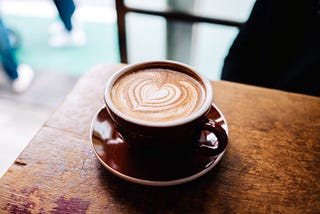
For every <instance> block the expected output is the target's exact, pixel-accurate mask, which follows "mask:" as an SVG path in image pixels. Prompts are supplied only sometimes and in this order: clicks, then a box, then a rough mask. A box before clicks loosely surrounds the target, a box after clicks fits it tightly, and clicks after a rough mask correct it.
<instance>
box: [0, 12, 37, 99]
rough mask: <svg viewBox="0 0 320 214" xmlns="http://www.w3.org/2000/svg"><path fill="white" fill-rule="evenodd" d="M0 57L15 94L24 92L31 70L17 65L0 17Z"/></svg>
mask: <svg viewBox="0 0 320 214" xmlns="http://www.w3.org/2000/svg"><path fill="white" fill-rule="evenodd" d="M0 56H1V62H2V67H3V69H4V71H5V73H6V74H7V76H8V78H9V79H10V81H11V83H12V84H11V85H12V90H13V91H14V92H16V93H21V92H24V91H26V90H27V89H28V88H29V86H30V84H31V82H32V80H33V77H34V71H33V69H32V68H31V67H30V66H29V65H26V64H18V62H17V59H16V57H15V55H14V50H13V47H12V45H11V43H10V38H9V33H8V29H7V28H6V26H5V25H4V23H3V21H2V19H1V17H0Z"/></svg>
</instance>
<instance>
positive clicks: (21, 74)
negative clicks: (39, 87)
mask: <svg viewBox="0 0 320 214" xmlns="http://www.w3.org/2000/svg"><path fill="white" fill-rule="evenodd" d="M33 77H34V71H33V69H32V68H31V67H30V66H29V65H26V64H21V65H19V66H18V78H17V79H15V80H13V82H12V90H13V91H14V92H16V93H22V92H24V91H26V90H27V89H28V88H29V86H30V84H31V82H32V80H33Z"/></svg>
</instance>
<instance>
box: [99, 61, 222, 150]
mask: <svg viewBox="0 0 320 214" xmlns="http://www.w3.org/2000/svg"><path fill="white" fill-rule="evenodd" d="M142 70H147V71H148V72H153V71H157V70H169V71H174V72H178V73H181V74H183V75H187V76H189V77H191V78H192V79H194V80H195V81H196V82H197V83H199V85H200V87H201V93H198V94H197V93H193V92H194V90H193V89H192V90H191V92H192V93H191V92H190V93H189V92H188V91H187V92H186V93H185V94H186V95H185V99H187V100H188V99H189V98H190V96H191V97H192V96H193V97H195V98H197V97H196V96H201V97H202V98H201V99H200V98H197V100H200V101H201V103H200V104H195V106H197V108H195V109H196V110H195V111H194V112H192V113H190V114H189V115H187V116H182V117H181V118H177V119H173V120H168V121H166V120H165V121H160V122H159V121H150V120H145V119H144V118H136V117H133V116H131V115H129V114H126V113H124V112H123V111H122V110H120V109H122V107H124V108H127V107H128V106H131V105H132V103H129V104H126V103H124V104H121V105H120V104H115V101H114V98H113V96H114V97H124V98H125V97H126V96H127V95H123V94H121V92H119V94H116V95H114V94H113V92H112V91H113V90H115V89H114V88H115V87H118V86H117V82H119V79H121V78H124V76H127V75H130V74H134V73H137V72H140V71H142ZM158 75H159V76H160V78H162V77H163V75H166V74H158ZM142 76H143V77H145V76H147V75H145V74H143V75H142ZM138 79H139V78H138V77H137V78H132V79H131V80H128V81H127V80H125V81H126V82H125V83H126V86H125V87H126V88H125V87H123V88H124V89H126V90H127V89H128V90H130V87H131V88H133V89H134V88H135V84H136V83H135V81H138ZM156 79H157V78H156ZM158 79H159V78H158ZM172 79H178V80H180V79H181V78H180V77H179V78H178V76H177V77H174V78H172ZM137 88H138V87H137ZM124 89H123V90H124ZM133 89H132V90H133ZM134 90H137V89H134ZM139 90H140V89H139ZM148 90H149V89H148V88H147V89H145V90H144V89H141V91H142V92H141V94H147V92H148ZM168 90H170V89H168ZM178 91H179V89H178ZM165 92H166V91H165V90H163V93H162V94H166V93H165ZM168 93H169V92H168ZM188 93H189V94H188ZM191 94H192V95H191ZM104 95H105V96H104V98H105V104H106V107H107V110H108V113H109V115H110V117H111V119H112V121H113V123H114V125H115V127H116V129H117V131H118V132H119V134H120V135H121V137H122V138H123V140H124V141H125V142H126V143H128V144H129V145H130V147H131V148H132V149H137V150H143V151H157V152H164V151H169V152H170V151H174V152H180V151H181V152H185V151H194V150H195V149H198V150H200V151H204V152H208V153H209V154H210V155H218V154H220V153H221V152H223V151H224V150H225V148H226V145H227V141H228V140H227V139H228V138H227V133H226V131H225V129H223V128H222V127H221V126H220V125H219V124H217V123H216V122H215V121H213V120H211V119H210V118H209V117H208V114H209V112H210V110H211V108H213V106H212V101H213V89H212V87H211V83H210V81H208V80H207V79H206V78H204V77H203V76H201V75H200V74H199V73H198V72H197V71H196V70H195V69H194V68H193V67H191V66H188V65H185V64H183V63H179V62H175V61H150V62H142V63H137V64H131V65H128V66H126V67H124V68H123V69H121V70H119V71H118V72H117V73H115V74H114V75H113V76H112V77H111V78H110V79H109V80H108V82H107V85H106V88H105V94H104ZM160 95H161V93H160ZM160 95H159V96H160ZM174 95H175V94H174ZM138 96H140V95H138ZM161 96H162V95H161ZM161 96H160V97H161ZM129 97H131V95H129ZM176 97H178V96H176ZM138 98H139V97H138ZM138 98H135V96H133V98H132V99H133V103H134V104H136V101H135V99H138ZM177 99H179V98H177ZM190 99H191V98H190ZM190 102H194V101H190ZM190 102H189V101H188V102H186V104H185V105H189V103H190ZM142 109H143V108H142ZM185 109H188V108H185ZM148 110H149V109H148ZM178 112H180V110H177V113H175V114H173V115H176V114H178ZM151 115H152V116H154V115H156V113H155V114H151ZM137 116H139V117H140V114H137ZM203 132H207V133H213V134H214V135H215V136H216V138H217V140H215V141H209V140H208V141H206V140H205V141H200V140H199V139H200V135H201V133H203Z"/></svg>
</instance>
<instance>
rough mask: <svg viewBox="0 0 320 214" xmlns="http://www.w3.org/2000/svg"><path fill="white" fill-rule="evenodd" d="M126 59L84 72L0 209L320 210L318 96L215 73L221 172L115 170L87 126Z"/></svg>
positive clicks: (22, 161)
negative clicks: (160, 179)
mask: <svg viewBox="0 0 320 214" xmlns="http://www.w3.org/2000/svg"><path fill="white" fill-rule="evenodd" d="M122 66H123V65H99V66H97V67H95V68H93V69H92V70H91V71H90V72H88V73H86V74H85V75H84V76H83V77H82V78H81V79H80V80H79V82H78V83H77V84H76V85H75V87H74V89H73V91H72V92H71V93H70V94H69V95H68V96H67V97H66V99H65V100H64V102H63V103H62V105H61V106H60V107H59V108H58V109H57V110H56V111H55V112H54V113H53V115H52V116H51V117H50V118H49V120H48V121H47V122H46V123H45V124H44V126H43V127H42V128H41V129H40V130H39V132H38V133H37V134H36V136H35V137H34V138H33V139H32V140H31V142H30V144H29V145H28V147H27V148H26V149H25V150H24V151H23V152H22V154H21V155H20V156H19V157H18V159H17V160H16V161H15V163H14V164H13V165H12V166H11V167H10V169H9V170H8V171H7V173H6V174H5V175H4V176H3V177H2V178H1V180H0V213H10V212H11V213H109V212H110V213H273V212H276V213H319V212H320V167H319V165H320V98H318V97H311V96H305V95H300V94H294V93H287V92H283V91H278V90H271V89H265V88H260V87H253V86H248V85H243V84H236V83H231V82H225V81H213V82H212V85H213V87H214V94H215V99H214V101H215V103H216V104H217V106H218V107H219V108H220V109H221V111H222V112H223V114H224V116H225V117H226V119H227V121H228V125H229V132H230V138H229V145H228V148H227V152H226V153H225V156H224V157H223V159H222V160H221V162H220V163H219V164H218V165H217V166H216V167H215V168H214V169H213V170H211V171H210V172H209V173H207V174H205V175H204V176H202V177H200V178H198V179H196V180H194V181H192V182H189V183H186V184H182V185H177V186H171V187H150V186H143V185H138V184H133V183H129V182H127V181H124V180H122V179H120V178H118V177H116V176H114V175H113V174H111V173H110V172H109V171H107V170H106V169H105V168H104V167H103V166H102V165H101V164H100V162H99V161H98V160H97V158H96V157H95V155H94V153H93V151H92V148H91V145H90V138H89V129H90V123H91V120H92V118H93V116H94V115H95V114H96V112H97V110H98V109H99V108H100V107H102V106H103V92H104V85H105V83H106V81H107V79H108V77H109V76H110V75H111V74H112V73H113V72H114V71H116V70H118V69H119V68H121V67H122ZM58 84H59V83H57V85H58ZM17 122H19V121H17Z"/></svg>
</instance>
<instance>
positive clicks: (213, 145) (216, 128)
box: [198, 118, 228, 155]
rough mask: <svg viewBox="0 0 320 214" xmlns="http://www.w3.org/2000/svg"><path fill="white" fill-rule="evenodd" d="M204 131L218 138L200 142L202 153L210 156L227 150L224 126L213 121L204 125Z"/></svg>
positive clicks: (209, 120)
mask: <svg viewBox="0 0 320 214" xmlns="http://www.w3.org/2000/svg"><path fill="white" fill-rule="evenodd" d="M202 130H203V131H209V132H211V133H213V134H214V135H215V136H216V139H215V140H206V141H204V142H203V141H200V140H199V145H198V149H199V151H200V152H201V153H206V154H208V155H218V154H220V153H221V152H223V151H224V150H225V148H226V147H227V144H228V136H227V132H226V130H225V129H224V128H222V126H221V125H220V124H218V123H216V122H215V121H213V120H211V119H209V118H208V119H207V121H206V122H205V123H204V125H203V128H202Z"/></svg>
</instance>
